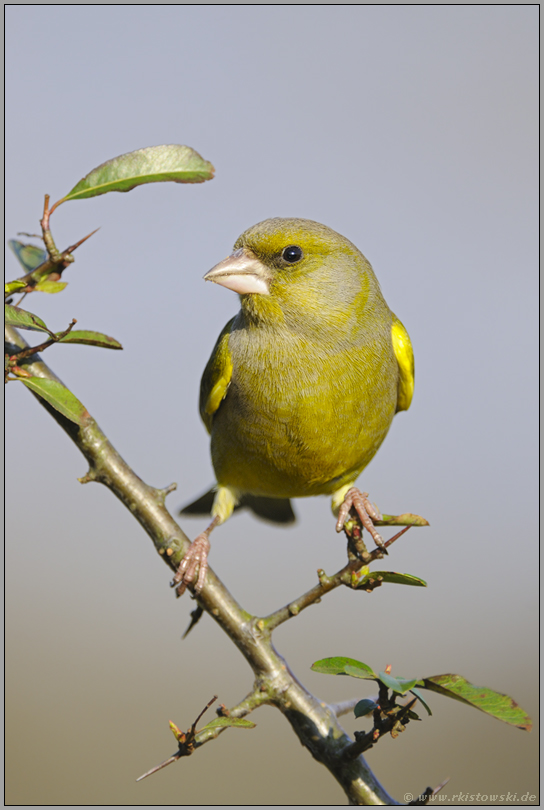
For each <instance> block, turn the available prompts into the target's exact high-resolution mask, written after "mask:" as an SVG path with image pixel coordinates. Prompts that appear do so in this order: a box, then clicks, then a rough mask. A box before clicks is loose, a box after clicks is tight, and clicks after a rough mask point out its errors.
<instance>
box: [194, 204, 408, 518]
mask: <svg viewBox="0 0 544 810" xmlns="http://www.w3.org/2000/svg"><path fill="white" fill-rule="evenodd" d="M234 248H235V251H236V252H235V254H234V255H233V256H232V257H230V259H228V260H225V262H222V263H221V264H220V265H218V266H217V268H214V270H212V271H210V273H209V274H208V276H209V277H210V279H211V280H214V281H217V282H218V283H220V284H223V285H224V286H227V287H230V288H231V289H235V290H237V291H240V290H242V294H241V295H240V301H241V309H240V311H239V312H238V314H237V315H236V316H235V317H234V318H233V319H232V320H230V321H229V322H228V323H227V325H226V326H225V328H224V329H223V331H222V332H221V334H220V336H219V339H218V341H217V343H216V345H215V347H214V350H213V352H212V355H211V357H210V360H209V361H208V364H207V366H206V368H205V370H204V374H203V377H202V382H201V391H200V413H201V416H202V419H203V421H204V423H205V425H206V427H207V429H208V431H209V432H210V434H211V454H212V461H213V466H214V470H215V473H216V477H217V483H218V491H217V495H216V498H215V504H214V509H213V514H216V515H219V517H220V520H221V521H223V520H225V519H226V518H227V517H228V516H229V514H230V513H231V512H232V509H233V507H234V506H235V503H236V502H237V501H239V500H240V498H241V497H242V496H244V497H245V498H246V501H247V499H248V496H250V497H249V500H251V496H267V497H273V498H282V499H283V498H292V497H296V498H298V497H304V496H310V495H333V504H335V505H337V501H338V499H340V500H341V499H342V497H343V494H344V493H345V491H346V489H347V488H349V486H351V485H352V484H353V483H354V482H355V480H356V478H357V477H358V475H359V474H360V473H361V471H362V470H363V469H364V468H365V467H366V465H367V464H368V463H369V461H370V460H371V459H372V457H373V456H374V454H375V453H376V451H377V450H378V448H379V447H380V445H381V443H382V442H383V440H384V438H385V436H386V434H387V431H388V430H389V427H390V425H391V422H392V419H393V416H394V415H395V413H396V412H397V411H398V410H404V409H406V408H408V407H409V405H410V401H411V397H412V391H413V355H412V350H411V345H410V339H409V337H408V334H407V332H406V330H405V329H404V327H403V326H402V324H401V323H400V321H399V320H398V319H397V318H396V317H395V315H393V313H392V312H391V311H390V309H389V308H388V306H387V304H386V303H385V300H384V298H383V296H382V293H381V291H380V286H379V284H378V281H377V279H376V276H375V275H374V272H373V270H372V268H371V266H370V264H369V263H368V262H367V260H366V259H365V257H364V256H363V255H362V253H361V252H360V251H359V250H358V249H357V248H356V247H355V245H353V244H352V243H351V242H350V241H349V240H348V239H346V238H344V237H343V236H340V234H338V233H336V232H335V231H333V230H331V229H330V228H327V227H326V226H324V225H320V224H319V223H317V222H312V221H310V220H304V219H279V218H276V219H269V220H265V221H264V222H260V223H259V224H257V225H255V226H254V227H252V228H250V229H249V230H247V231H245V233H243V234H242V235H241V236H240V237H239V239H238V240H237V242H236V244H235V246H234ZM286 248H290V250H288V251H286V250H285V249H286ZM293 248H296V250H294V249H293ZM299 254H300V256H299ZM246 265H247V266H246ZM221 268H223V269H221ZM246 289H250V290H254V289H255V290H257V289H258V290H259V291H258V292H244V291H245V290H246ZM249 505H250V504H249ZM189 511H190V507H189ZM267 517H270V516H269V515H267Z"/></svg>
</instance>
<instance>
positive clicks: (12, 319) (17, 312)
mask: <svg viewBox="0 0 544 810" xmlns="http://www.w3.org/2000/svg"><path fill="white" fill-rule="evenodd" d="M4 308H5V324H6V326H16V327H17V328H18V329H31V330H33V331H35V332H48V329H47V326H46V325H45V323H44V322H43V321H42V319H41V318H38V316H37V315H33V314H32V312H28V311H27V310H26V309H20V308H19V307H12V306H11V305H10V304H5V307H4Z"/></svg>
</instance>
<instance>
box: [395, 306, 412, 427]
mask: <svg viewBox="0 0 544 810" xmlns="http://www.w3.org/2000/svg"><path fill="white" fill-rule="evenodd" d="M391 339H392V341H393V351H394V352H395V357H396V358H397V363H398V365H399V382H398V389H397V390H398V394H397V411H396V412H397V413H398V412H399V411H407V410H408V408H409V407H410V403H411V402H412V397H413V395H414V352H413V350H412V344H411V342H410V336H409V335H408V332H407V331H406V329H405V328H404V326H403V325H402V323H401V322H400V321H399V319H398V318H397V316H396V315H393V323H392V324H391Z"/></svg>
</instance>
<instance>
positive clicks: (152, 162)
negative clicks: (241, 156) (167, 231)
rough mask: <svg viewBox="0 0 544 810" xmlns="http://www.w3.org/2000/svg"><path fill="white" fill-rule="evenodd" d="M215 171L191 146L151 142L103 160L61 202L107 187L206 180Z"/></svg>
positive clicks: (127, 188) (123, 188)
mask: <svg viewBox="0 0 544 810" xmlns="http://www.w3.org/2000/svg"><path fill="white" fill-rule="evenodd" d="M213 175H214V168H213V166H212V164H211V163H210V162H209V161H207V160H204V158H202V157H201V156H200V155H199V154H198V152H195V150H194V149H191V147H190V146H180V145H179V144H170V145H166V146H148V147H146V148H145V149H137V150H136V151H135V152H128V153H127V154H125V155H120V156H119V157H116V158H113V159H112V160H108V161H106V163H102V165H101V166H98V167H97V168H96V169H93V170H92V172H89V174H87V175H86V176H85V177H84V178H83V179H82V180H80V181H79V183H77V185H75V186H74V187H73V189H72V190H71V191H70V192H69V193H68V194H67V195H66V197H63V200H62V202H66V200H83V199H85V198H87V197H96V196H98V195H99V194H106V193H107V192H108V191H130V190H131V189H133V188H135V187H136V186H141V185H142V184H144V183H163V182H166V181H172V182H174V183H203V182H204V181H205V180H211V179H212V177H213Z"/></svg>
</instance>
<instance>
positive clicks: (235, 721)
mask: <svg viewBox="0 0 544 810" xmlns="http://www.w3.org/2000/svg"><path fill="white" fill-rule="evenodd" d="M229 727H233V728H255V723H252V722H251V720H244V718H243V717H216V718H215V720H212V721H211V722H210V723H207V724H206V725H205V726H204V727H203V728H201V729H200V731H205V730H206V729H210V728H212V729H213V728H229Z"/></svg>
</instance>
